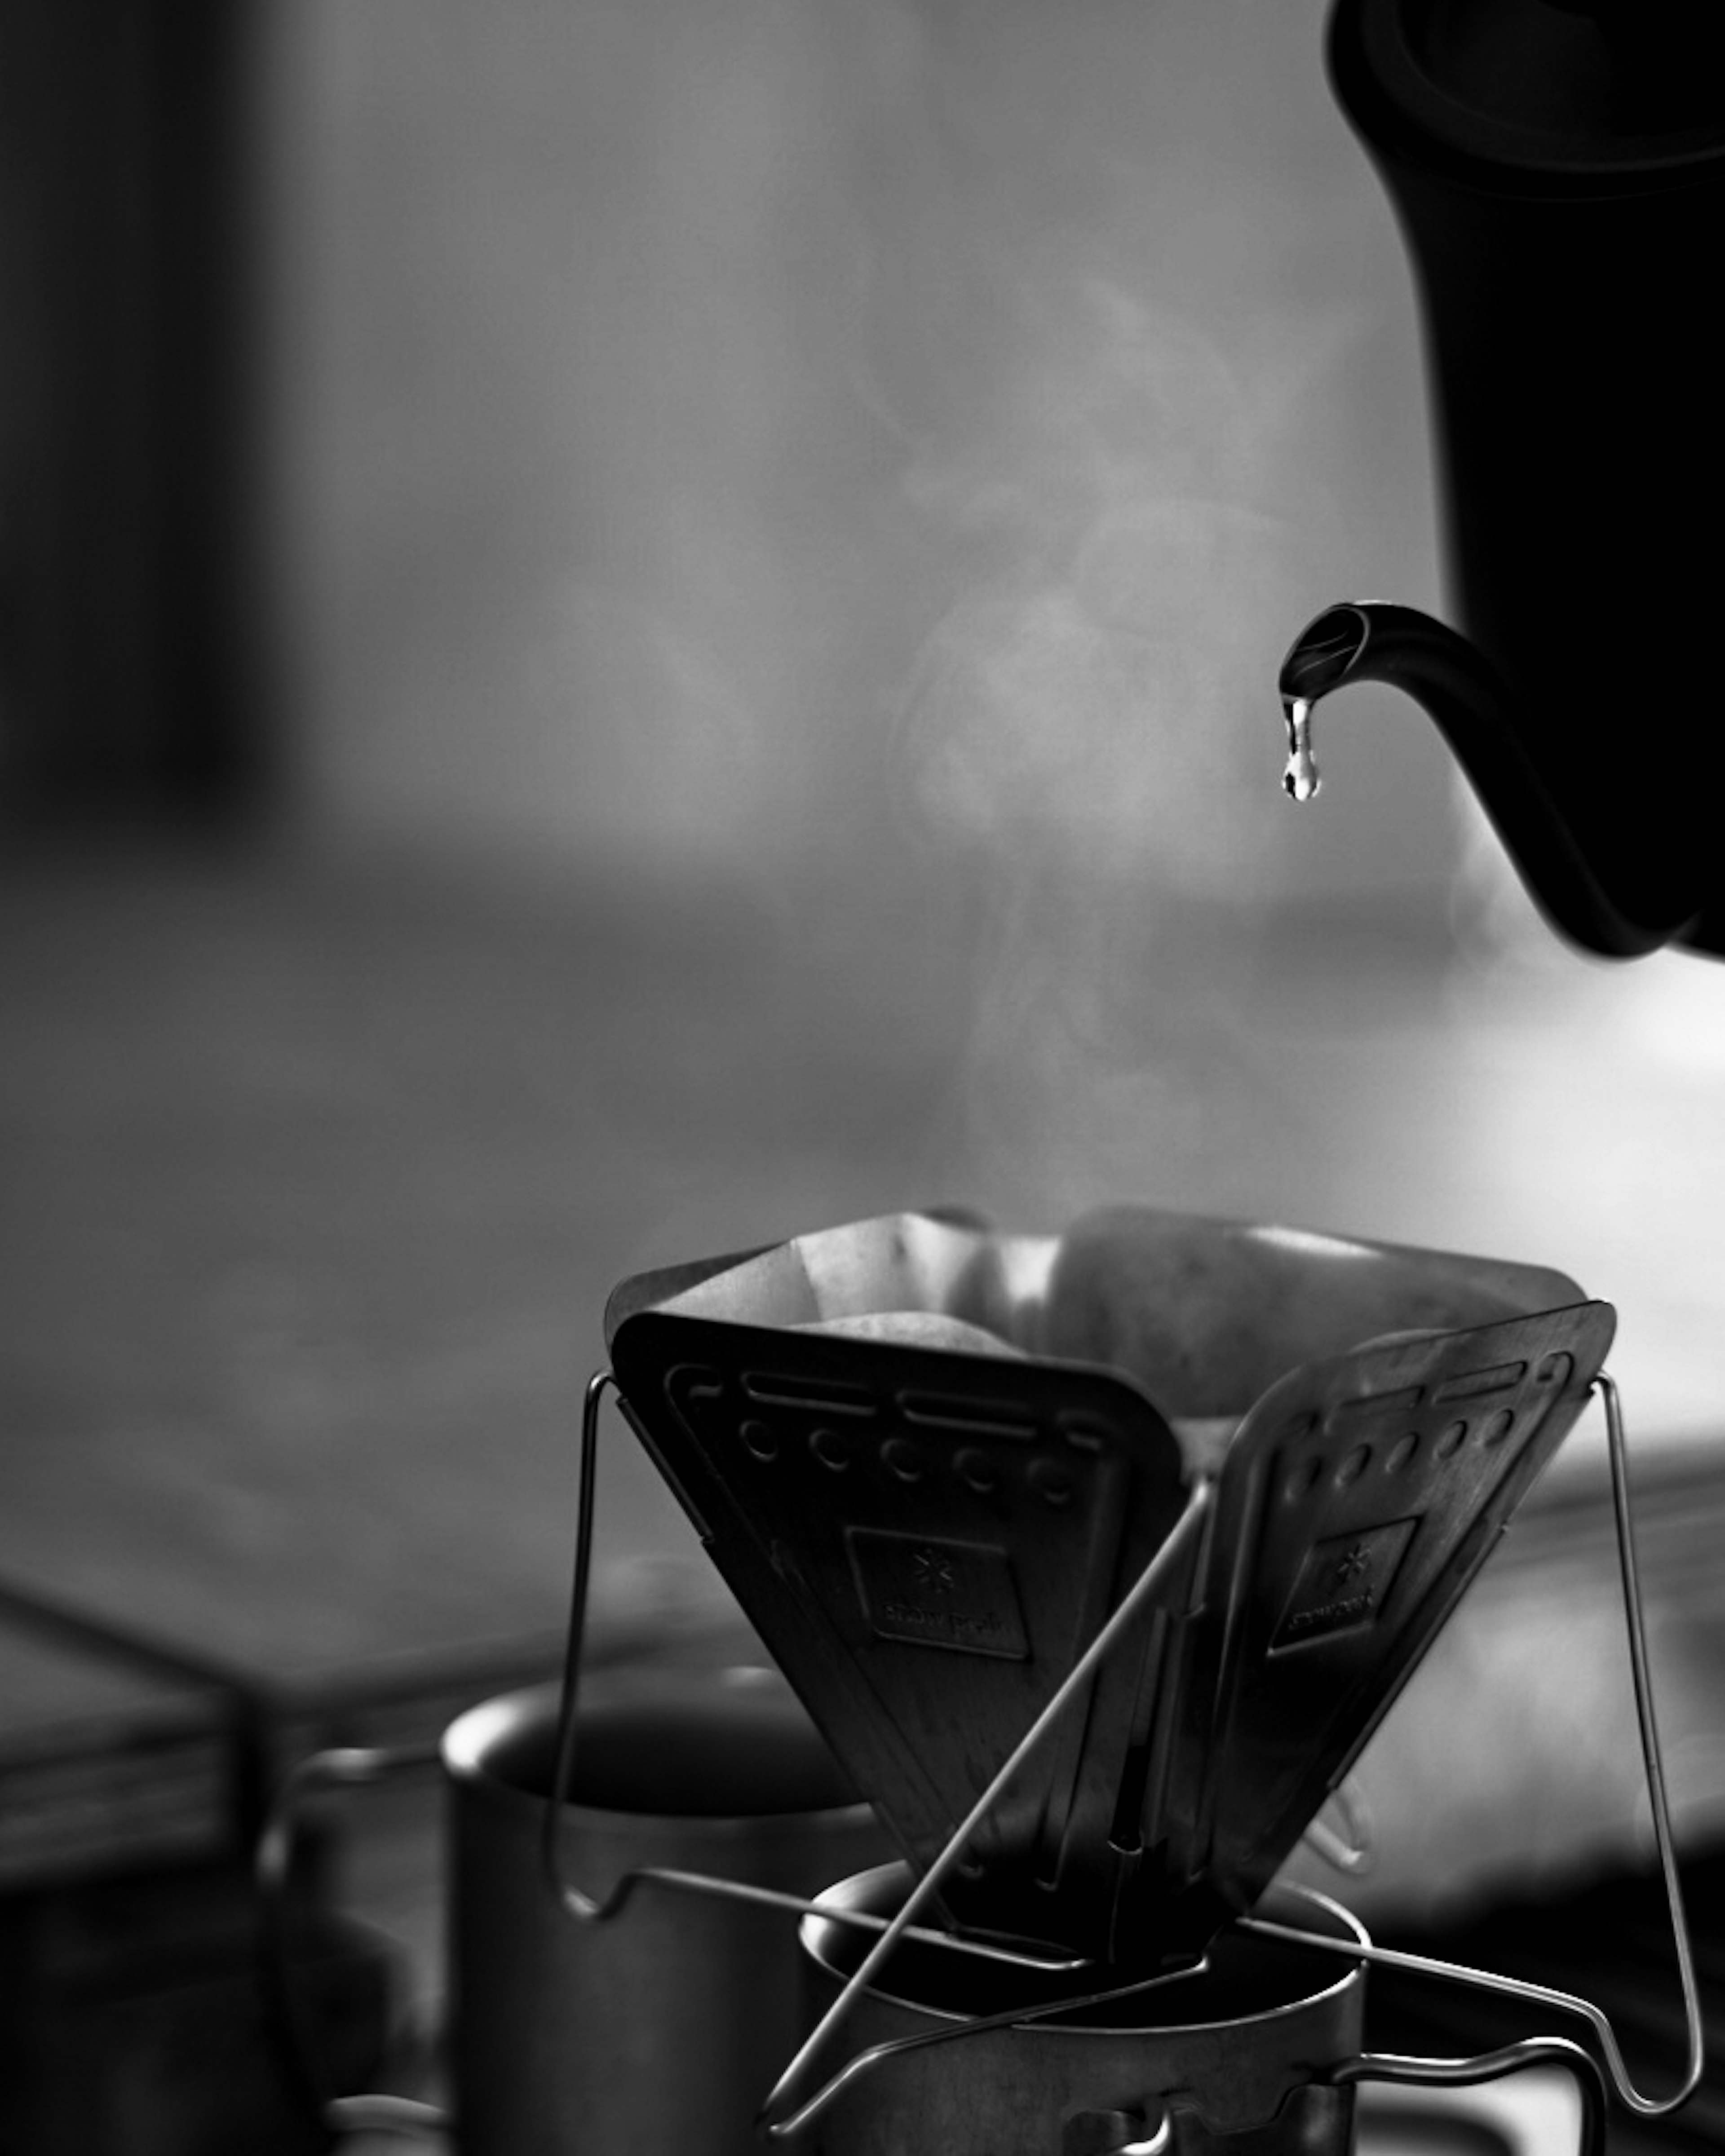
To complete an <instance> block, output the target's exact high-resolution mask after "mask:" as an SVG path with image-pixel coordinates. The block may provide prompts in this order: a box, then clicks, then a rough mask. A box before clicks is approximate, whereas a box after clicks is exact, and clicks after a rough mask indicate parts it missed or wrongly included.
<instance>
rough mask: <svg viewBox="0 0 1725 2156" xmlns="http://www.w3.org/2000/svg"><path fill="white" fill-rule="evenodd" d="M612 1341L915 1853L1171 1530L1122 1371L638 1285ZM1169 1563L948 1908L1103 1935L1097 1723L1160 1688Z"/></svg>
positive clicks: (1169, 1485)
mask: <svg viewBox="0 0 1725 2156" xmlns="http://www.w3.org/2000/svg"><path fill="white" fill-rule="evenodd" d="M613 1358H614V1368H615V1372H616V1375H617V1378H618V1382H619V1386H620V1387H621V1390H622V1399H623V1402H624V1412H625V1413H626V1414H628V1415H629V1419H630V1421H631V1422H632V1423H633V1424H634V1426H635V1428H636V1430H637V1431H638V1432H639V1435H640V1436H641V1437H642V1440H643V1441H644V1443H645V1445H647V1448H648V1450H649V1452H651V1453H652V1455H654V1457H655V1460H657V1461H658V1463H659V1465H660V1468H661V1470H662V1471H664V1473H665V1476H666V1477H667V1479H668V1480H669V1481H670V1483H671V1485H672V1486H673V1488H674V1489H675V1490H676V1491H677V1493H678V1495H679V1496H680V1498H681V1500H682V1501H683V1503H684V1505H685V1508H686V1509H687V1511H688V1512H689V1514H690V1516H691V1519H692V1520H693V1521H694V1522H695V1524H696V1527H697V1530H698V1531H699V1532H700V1533H701V1537H702V1539H703V1541H704V1542H705V1543H706V1545H707V1548H708V1550H709V1553H711V1557H712V1558H713V1560H714V1562H715V1563H716V1564H717V1566H718V1567H719V1568H720V1570H721V1572H722V1573H723V1574H724V1576H725V1578H726V1580H727V1581H728V1583H729V1584H730V1585H731V1587H732V1589H733V1591H734V1592H735V1594H736V1595H737V1599H738V1601H739V1602H740V1603H741V1604H742V1607H743V1608H744V1609H745V1610H746V1611H747V1614H748V1615H749V1617H750V1619H751V1620H752V1622H753V1623H754V1625H755V1626H756V1628H757V1630H758V1631H759V1632H760V1634H761V1636H762V1639H763V1640H765V1641H766V1643H767V1645H768V1647H769V1648H770V1649H771V1650H772V1651H773V1655H774V1656H775V1658H776V1659H777V1660H778V1661H779V1663H780V1665H781V1666H782V1667H783V1670H784V1671H785V1674H786V1675H787V1676H788V1677H789V1679H790V1681H791V1682H792V1684H793V1686H795V1687H796V1689H797V1691H798V1693H799V1694H800V1695H801V1697H802V1698H803V1702H804V1703H805V1704H806V1705H807V1706H808V1707H809V1711H810V1712H811V1713H812V1714H813V1715H814V1718H815V1719H816V1721H817V1722H819V1724H820V1726H821V1728H822V1730H823V1732H824V1734H825V1735H826V1737H827V1739H828V1741H829V1743H830V1744H831V1745H832V1747H833V1749H834V1752H835V1753H837V1755H838V1756H839V1758H840V1759H841V1760H842V1761H843V1763H844V1764H845V1768H846V1769H847V1770H848V1772H849V1773H850V1775H851V1777H852V1779H854V1780H855V1783H856V1784H857V1786H858V1788H859V1789H860V1790H861V1791H862V1793H863V1794H864V1795H865V1796H866V1797H867V1798H868V1799H870V1802H871V1803H873V1804H875V1807H876V1809H877V1810H878V1811H879V1812H880V1815H881V1817H882V1818H883V1819H884V1820H886V1823H887V1825H889V1827H890V1828H891V1831H892V1832H893V1834H894V1835H895V1836H896V1839H897V1840H898V1841H899V1842H900V1844H901V1846H902V1847H903V1849H904V1851H905V1853H906V1856H908V1857H909V1859H910V1860H911V1863H912V1865H913V1866H915V1867H916V1869H917V1870H918V1871H921V1870H923V1869H926V1868H927V1866H928V1865H929V1864H930V1863H932V1861H933V1859H934V1858H935V1857H936V1856H937V1855H938V1854H939V1852H940V1851H941V1850H942V1847H943V1846H944V1845H945V1843H946V1841H947V1837H948V1835H950V1833H951V1831H952V1826H953V1824H954V1822H955V1821H956V1820H959V1819H962V1818H963V1816H964V1815H965V1814H966V1813H967V1812H968V1810H969V1809H970V1808H971V1806H972V1805H973V1804H974V1802H975V1800H976V1798H977V1796H978V1794H979V1793H980V1792H981V1791H982V1790H983V1789H984V1788H986V1787H987V1785H988V1783H989V1781H990V1780H991V1779H993V1776H994V1774H996V1773H997V1772H998V1771H999V1768H1000V1767H1001V1766H1002V1765H1003V1764H1004V1762H1005V1760H1006V1758H1007V1757H1008V1755H1009V1753H1011V1751H1012V1750H1013V1748H1014V1745H1015V1744H1016V1743H1017V1742H1018V1739H1019V1737H1020V1735H1021V1734H1022V1733H1023V1732H1024V1729H1025V1728H1026V1727H1028V1726H1029V1724H1030V1722H1032V1721H1034V1718H1035V1717H1036V1715H1037V1713H1038V1712H1040V1709H1041V1708H1042V1707H1044V1706H1045V1704H1046V1703H1047V1701H1048V1699H1049V1697H1050V1695H1051V1694H1052V1693H1053V1691H1054V1690H1055V1686H1057V1685H1058V1683H1059V1681H1060V1678H1061V1677H1062V1676H1065V1673H1066V1671H1068V1670H1070V1667H1071V1666H1072V1664H1073V1663H1074V1662H1075V1661H1076V1659H1077V1657H1078V1655H1080V1654H1081V1651H1082V1650H1083V1648H1084V1646H1085V1645H1086V1642H1087V1641H1088V1640H1090V1639H1091V1637H1092V1635H1094V1634H1095V1633H1096V1631H1097V1630H1099V1628H1100V1627H1101V1624H1102V1622H1103V1620H1104V1619H1105V1618H1106V1616H1107V1614H1108V1612H1109V1610H1110V1609H1111V1607H1112V1606H1113V1604H1114V1603H1115V1602H1116V1601H1117V1600H1118V1599H1119V1598H1120V1596H1121V1595H1122V1594H1123V1593H1124V1591H1125V1589H1126V1587H1127V1585H1128V1584H1130V1583H1131V1581H1132V1579H1133V1578H1135V1577H1136V1576H1137V1573H1140V1572H1141V1571H1142V1569H1143V1568H1144V1566H1145V1565H1146V1564H1147V1563H1148V1562H1149V1559H1150V1558H1151V1557H1152V1556H1153V1554H1154V1553H1155V1552H1156V1550H1157V1549H1158V1548H1159V1547H1160V1546H1161V1544H1162V1543H1163V1542H1164V1541H1165V1540H1166V1539H1167V1537H1168V1534H1169V1532H1171V1530H1172V1528H1173V1524H1174V1522H1175V1521H1176V1520H1177V1519H1178V1516H1179V1513H1180V1511H1181V1507H1182V1504H1183V1489H1182V1467H1181V1457H1180V1449H1179V1446H1178V1443H1177V1441H1176V1440H1175V1439H1174V1437H1173V1434H1172V1433H1171V1432H1170V1431H1169V1430H1168V1426H1167V1424H1165V1422H1164V1421H1163V1418H1162V1417H1161V1416H1160V1415H1159V1414H1158V1413H1157V1411H1156V1409H1154V1408H1153V1406H1152V1405H1151V1404H1150V1403H1149V1402H1148V1401H1147V1400H1146V1399H1143V1398H1142V1396H1141V1395H1140V1394H1137V1393H1136V1392H1135V1391H1134V1390H1133V1389H1132V1388H1131V1387H1129V1386H1127V1385H1125V1384H1122V1383H1120V1382H1119V1381H1118V1380H1117V1379H1114V1378H1110V1377H1107V1376H1106V1375H1104V1374H1102V1373H1098V1372H1093V1371H1089V1370H1082V1369H1076V1368H1060V1367H1059V1366H1057V1365H1053V1364H1040V1363H1014V1364H1011V1365H1007V1364H1003V1363H995V1362H993V1361H990V1360H987V1359H984V1358H979V1357H970V1356H964V1355H954V1354H946V1353H938V1352H934V1351H931V1350H928V1349H924V1348H917V1347H907V1348H896V1347H888V1346H884V1345H880V1344H876V1343H872V1342H871V1343H860V1342H850V1341H835V1340H830V1339H824V1338H820V1337H815V1336H810V1335H806V1334H799V1333H797V1332H782V1331H773V1330H770V1329H767V1328H762V1327H744V1326H734V1325H727V1324H723V1323H720V1322H715V1321H713V1320H711V1319H703V1318H691V1317H671V1316H665V1315H663V1314H660V1313H655V1312H649V1313H646V1314H644V1315H641V1316H639V1317H633V1318H631V1319H630V1320H629V1322H627V1323H626V1324H624V1326H623V1327H622V1328H621V1329H620V1330H619V1332H618V1334H617V1337H616V1338H615V1340H614V1342H613ZM1189 1574H1190V1567H1188V1568H1187V1570H1186V1573H1184V1574H1183V1575H1182V1576H1180V1577H1179V1578H1177V1579H1176V1580H1175V1581H1174V1582H1173V1583H1172V1584H1171V1585H1170V1589H1169V1593H1168V1598H1167V1599H1166V1600H1165V1602H1164V1603H1163V1604H1160V1605H1158V1608H1157V1609H1154V1610H1153V1611H1152V1612H1149V1613H1147V1614H1146V1616H1145V1618H1144V1619H1143V1620H1142V1622H1141V1623H1140V1625H1138V1626H1137V1628H1136V1630H1135V1631H1134V1634H1133V1635H1132V1638H1131V1639H1130V1640H1129V1641H1128V1642H1127V1643H1126V1645H1124V1646H1123V1647H1122V1651H1121V1653H1120V1655H1118V1657H1117V1658H1116V1659H1115V1660H1114V1661H1113V1662H1112V1663H1111V1665H1110V1666H1108V1667H1107V1668H1106V1669H1105V1671H1103V1672H1102V1673H1101V1674H1100V1675H1099V1676H1098V1678H1097V1680H1096V1684H1095V1686H1094V1688H1093V1691H1092V1697H1091V1705H1090V1710H1089V1712H1088V1714H1087V1716H1075V1717H1073V1718H1072V1719H1071V1720H1070V1722H1068V1724H1067V1726H1066V1727H1065V1729H1064V1731H1063V1732H1061V1733H1060V1736H1059V1737H1058V1738H1056V1739H1055V1740H1054V1741H1053V1742H1051V1743H1050V1745H1049V1746H1048V1747H1047V1748H1045V1751H1044V1753H1043V1754H1042V1755H1041V1757H1040V1760H1039V1761H1038V1762H1037V1765H1036V1771H1035V1773H1034V1777H1029V1778H1024V1779H1021V1780H1020V1781H1019V1784H1017V1785H1016V1786H1015V1787H1014V1789H1013V1790H1012V1791H1011V1792H1010V1794H1009V1795H1008V1797H1007V1798H1006V1799H1005V1800H1004V1803H1003V1804H1001V1805H1000V1806H999V1808H998V1809H997V1810H996V1811H995V1812H994V1813H993V1815H992V1816H991V1818H990V1820H988V1823H987V1824H986V1825H985V1826H984V1827H983V1829H981V1830H978V1834H977V1835H976V1836H975V1837H974V1838H973V1843H972V1845H971V1848H970V1850H969V1851H968V1855H967V1856H966V1858H965V1860H964V1861H963V1864H962V1866H961V1867H960V1869H959V1871H958V1872H957V1875H956V1876H954V1878H953V1879H952V1882H951V1884H950V1886H949V1887H948V1889H947V1892H946V1893H945V1894H944V1896H943V1897H942V1898H943V1900H944V1901H945V1902H946V1905H947V1908H948V1911H949V1912H950V1914H951V1915H952V1917H954V1918H955V1919H957V1921H958V1922H961V1923H963V1924H965V1925H967V1926H968V1928H972V1929H975V1930H980V1931H983V1932H985V1933H1004V1934H1008V1935H1012V1936H1016V1937H1020V1938H1028V1939H1032V1940H1040V1941H1047V1942H1054V1943H1073V1942H1074V1941H1075V1940H1078V1941H1079V1943H1081V1944H1086V1943H1087V1944H1091V1945H1094V1944H1096V1943H1098V1941H1097V1938H1096V1933H1097V1923H1098V1910H1099V1909H1100V1910H1101V1911H1106V1908H1107V1907H1109V1906H1110V1904H1111V1900H1112V1897H1113V1885H1114V1875H1115V1874H1116V1873H1117V1871H1118V1869H1119V1860H1118V1858H1117V1856H1116V1855H1115V1853H1114V1851H1112V1849H1111V1833H1112V1830H1113V1827H1114V1824H1115V1812H1116V1809H1117V1802H1118V1793H1117V1770H1116V1766H1115V1763H1114V1762H1113V1761H1112V1760H1111V1758H1110V1756H1109V1754H1110V1753H1111V1751H1112V1750H1113V1749H1114V1747H1112V1746H1111V1745H1108V1744H1101V1745H1099V1744H1098V1743H1096V1742H1095V1735H1096V1733H1097V1732H1113V1731H1117V1730H1118V1731H1122V1732H1124V1731H1125V1730H1127V1728H1129V1727H1131V1725H1132V1718H1133V1714H1134V1708H1135V1701H1136V1696H1137V1691H1139V1689H1140V1688H1141V1686H1142V1687H1143V1688H1146V1689H1147V1694H1148V1697H1150V1698H1151V1699H1152V1700H1153V1701H1154V1702H1166V1701H1171V1699H1172V1697H1173V1690H1172V1687H1171V1686H1170V1685H1169V1684H1168V1674H1169V1673H1170V1672H1171V1671H1172V1669H1173V1667H1174V1666H1176V1665H1177V1662H1178V1655H1177V1654H1176V1652H1175V1641H1176V1640H1177V1639H1178V1630H1179V1625H1180V1622H1181V1620H1182V1617H1183V1611H1184V1607H1185V1604H1186V1603H1187V1601H1188V1600H1189V1588H1190V1578H1189ZM1163 1712H1165V1707H1164V1708H1163ZM1081 1934H1082V1938H1080V1935H1081Z"/></svg>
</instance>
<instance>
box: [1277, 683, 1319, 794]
mask: <svg viewBox="0 0 1725 2156" xmlns="http://www.w3.org/2000/svg"><path fill="white" fill-rule="evenodd" d="M1281 709H1282V716H1283V717H1284V718H1285V719H1286V721H1287V728H1288V767H1287V769H1286V771H1285V772H1283V773H1282V775H1281V783H1282V787H1283V789H1284V791H1286V793H1290V794H1291V795H1292V797H1293V798H1294V799H1295V800H1296V801H1309V800H1311V798H1312V796H1313V795H1314V794H1315V793H1317V789H1318V787H1319V785H1320V783H1322V782H1321V781H1320V780H1319V778H1318V775H1317V757H1315V756H1313V754H1312V699H1311V698H1310V697H1309V696H1284V697H1283V698H1282V700H1281Z"/></svg>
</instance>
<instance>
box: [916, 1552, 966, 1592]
mask: <svg viewBox="0 0 1725 2156" xmlns="http://www.w3.org/2000/svg"><path fill="white" fill-rule="evenodd" d="M911 1578H912V1579H914V1580H915V1581H916V1584H917V1586H918V1587H919V1588H921V1589H922V1590H923V1592H924V1593H925V1594H951V1593H952V1589H954V1588H955V1587H956V1586H957V1584H958V1583H957V1580H955V1579H954V1578H953V1577H952V1558H950V1557H949V1556H948V1555H947V1552H946V1551H945V1550H938V1549H919V1550H913V1551H912V1552H911Z"/></svg>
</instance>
